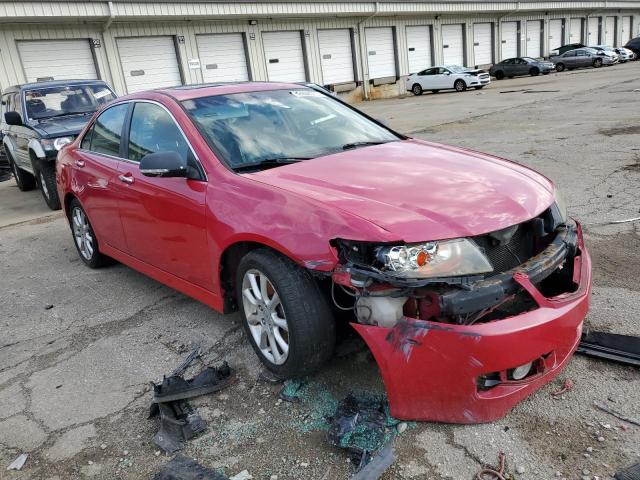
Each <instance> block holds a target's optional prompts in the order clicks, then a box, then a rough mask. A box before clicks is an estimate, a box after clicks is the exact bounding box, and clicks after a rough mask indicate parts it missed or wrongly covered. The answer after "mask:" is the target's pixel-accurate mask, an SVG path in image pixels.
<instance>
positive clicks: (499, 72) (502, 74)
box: [496, 70, 504, 80]
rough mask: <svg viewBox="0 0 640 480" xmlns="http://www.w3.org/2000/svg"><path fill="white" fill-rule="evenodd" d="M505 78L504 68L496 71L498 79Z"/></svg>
mask: <svg viewBox="0 0 640 480" xmlns="http://www.w3.org/2000/svg"><path fill="white" fill-rule="evenodd" d="M503 78H504V72H503V71H502V70H498V71H497V72H496V80H502V79H503Z"/></svg>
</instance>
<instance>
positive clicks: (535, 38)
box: [527, 20, 542, 58]
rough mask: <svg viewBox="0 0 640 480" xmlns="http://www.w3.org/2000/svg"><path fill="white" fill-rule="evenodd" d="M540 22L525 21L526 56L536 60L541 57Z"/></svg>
mask: <svg viewBox="0 0 640 480" xmlns="http://www.w3.org/2000/svg"><path fill="white" fill-rule="evenodd" d="M541 32H542V21H540V20H529V21H527V56H529V57H533V58H538V57H541V56H542V48H541V44H540V40H541V38H542V35H541Z"/></svg>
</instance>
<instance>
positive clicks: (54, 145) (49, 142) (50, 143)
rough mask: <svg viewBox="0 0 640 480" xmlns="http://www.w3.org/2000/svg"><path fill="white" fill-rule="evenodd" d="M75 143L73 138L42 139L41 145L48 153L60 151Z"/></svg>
mask: <svg viewBox="0 0 640 480" xmlns="http://www.w3.org/2000/svg"><path fill="white" fill-rule="evenodd" d="M71 142H73V137H58V138H42V139H40V145H42V148H43V149H44V150H46V151H53V150H55V151H60V150H61V149H62V147H64V146H65V145H67V144H69V143H71Z"/></svg>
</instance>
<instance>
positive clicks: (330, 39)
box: [318, 28, 355, 85]
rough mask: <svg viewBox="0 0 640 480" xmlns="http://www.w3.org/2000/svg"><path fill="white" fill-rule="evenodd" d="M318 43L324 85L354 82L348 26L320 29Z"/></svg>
mask: <svg viewBox="0 0 640 480" xmlns="http://www.w3.org/2000/svg"><path fill="white" fill-rule="evenodd" d="M318 43H319V45H320V64H321V66H322V80H323V83H324V85H333V84H336V83H346V82H353V81H354V80H355V75H354V73H353V48H352V47H351V31H350V30H349V29H348V28H344V29H341V30H318Z"/></svg>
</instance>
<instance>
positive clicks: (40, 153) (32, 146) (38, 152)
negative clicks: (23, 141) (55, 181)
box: [29, 138, 47, 160]
mask: <svg viewBox="0 0 640 480" xmlns="http://www.w3.org/2000/svg"><path fill="white" fill-rule="evenodd" d="M29 150H31V151H32V152H33V153H34V154H35V156H36V157H37V158H38V159H40V160H45V159H46V158H47V155H46V154H45V153H44V150H43V148H42V145H40V142H39V141H38V140H36V139H35V138H32V139H31V140H29Z"/></svg>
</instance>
